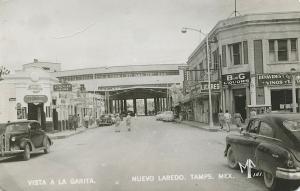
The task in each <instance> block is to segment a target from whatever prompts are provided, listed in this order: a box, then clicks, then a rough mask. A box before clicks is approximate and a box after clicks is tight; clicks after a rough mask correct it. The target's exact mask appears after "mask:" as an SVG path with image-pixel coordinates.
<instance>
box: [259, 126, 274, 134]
mask: <svg viewBox="0 0 300 191" xmlns="http://www.w3.org/2000/svg"><path fill="white" fill-rule="evenodd" d="M259 134H260V135H263V136H267V137H273V136H274V133H273V129H272V127H270V126H269V125H268V124H267V123H265V122H261V123H260V127H259Z"/></svg>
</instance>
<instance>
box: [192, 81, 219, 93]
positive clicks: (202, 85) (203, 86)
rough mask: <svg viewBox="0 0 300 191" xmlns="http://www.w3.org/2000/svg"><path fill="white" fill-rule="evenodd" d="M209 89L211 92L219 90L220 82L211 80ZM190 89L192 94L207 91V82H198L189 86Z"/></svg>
mask: <svg viewBox="0 0 300 191" xmlns="http://www.w3.org/2000/svg"><path fill="white" fill-rule="evenodd" d="M210 90H211V91H212V92H219V91H220V83H219V82H211V83H210ZM191 91H192V93H193V94H201V93H208V82H199V83H198V84H196V85H194V86H192V87H191Z"/></svg>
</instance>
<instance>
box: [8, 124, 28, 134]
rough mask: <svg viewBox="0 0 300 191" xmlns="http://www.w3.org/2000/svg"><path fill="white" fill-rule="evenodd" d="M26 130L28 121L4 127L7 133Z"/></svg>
mask: <svg viewBox="0 0 300 191" xmlns="http://www.w3.org/2000/svg"><path fill="white" fill-rule="evenodd" d="M27 130H28V123H15V124H9V125H7V127H6V132H7V133H17V132H26V131H27Z"/></svg>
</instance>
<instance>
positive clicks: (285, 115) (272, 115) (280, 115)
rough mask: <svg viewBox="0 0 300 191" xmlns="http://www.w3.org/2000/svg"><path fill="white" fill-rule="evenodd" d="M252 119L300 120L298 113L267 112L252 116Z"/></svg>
mask: <svg viewBox="0 0 300 191" xmlns="http://www.w3.org/2000/svg"><path fill="white" fill-rule="evenodd" d="M254 119H268V120H276V119H277V120H295V119H298V120H300V114H298V113H267V114H261V115H257V116H255V117H254Z"/></svg>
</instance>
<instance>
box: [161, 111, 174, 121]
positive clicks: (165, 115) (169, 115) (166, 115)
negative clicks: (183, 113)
mask: <svg viewBox="0 0 300 191" xmlns="http://www.w3.org/2000/svg"><path fill="white" fill-rule="evenodd" d="M174 119H175V117H174V114H173V111H165V112H164V113H163V116H162V120H163V121H174Z"/></svg>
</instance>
